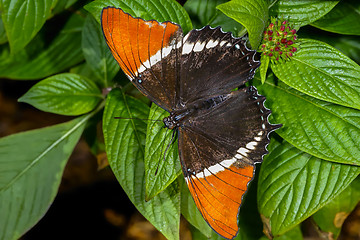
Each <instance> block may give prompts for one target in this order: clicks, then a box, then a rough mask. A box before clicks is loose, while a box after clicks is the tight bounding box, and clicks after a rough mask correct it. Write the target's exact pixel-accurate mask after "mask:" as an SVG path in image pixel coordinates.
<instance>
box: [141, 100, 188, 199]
mask: <svg viewBox="0 0 360 240" xmlns="http://www.w3.org/2000/svg"><path fill="white" fill-rule="evenodd" d="M168 115H169V113H168V112H166V111H165V110H163V109H162V108H160V107H158V106H157V105H156V104H152V106H151V109H150V114H149V122H148V126H147V133H146V144H145V158H144V162H145V182H146V199H147V200H149V199H151V198H153V197H154V196H156V195H157V194H158V193H159V192H161V191H163V190H164V189H165V188H166V187H167V186H169V185H170V184H171V183H172V182H173V181H174V180H175V179H176V178H177V177H178V176H179V175H180V174H181V167H180V164H179V163H180V160H179V153H178V144H177V141H175V140H176V138H175V137H176V136H175V135H173V134H175V133H176V132H174V131H175V130H169V129H168V128H165V127H164V123H163V119H164V118H165V117H167V116H168Z"/></svg>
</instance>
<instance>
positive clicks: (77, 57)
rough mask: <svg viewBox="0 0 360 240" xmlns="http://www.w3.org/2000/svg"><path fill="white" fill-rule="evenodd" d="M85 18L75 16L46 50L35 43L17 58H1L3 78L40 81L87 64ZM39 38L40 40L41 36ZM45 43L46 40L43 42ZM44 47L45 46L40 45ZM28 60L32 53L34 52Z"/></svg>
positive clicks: (13, 56) (7, 56) (0, 69)
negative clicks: (83, 41) (83, 40)
mask: <svg viewBox="0 0 360 240" xmlns="http://www.w3.org/2000/svg"><path fill="white" fill-rule="evenodd" d="M83 23H84V22H83V18H82V17H81V16H80V15H78V14H73V15H72V16H71V17H70V19H69V20H68V21H67V23H66V24H65V26H64V28H63V29H61V31H59V34H58V35H57V37H56V38H55V39H54V40H53V41H52V42H51V43H50V45H49V46H47V47H46V48H45V49H39V45H40V44H38V41H35V40H40V39H34V40H33V41H32V42H31V43H30V44H29V45H28V46H27V47H26V49H24V50H22V51H20V52H18V53H17V54H15V55H10V53H8V54H4V55H2V56H1V58H0V77H3V78H11V79H17V80H31V79H40V78H44V77H47V76H49V75H52V74H55V73H58V72H61V71H64V70H65V69H67V68H69V67H71V66H73V65H75V64H77V63H79V62H81V61H83V60H84V57H83V55H82V51H81V48H80V47H79V46H81V28H82V26H83ZM39 38H40V36H39ZM41 40H42V41H44V39H41ZM41 44H43V43H41ZM34 49H35V50H36V52H34V54H33V55H31V56H29V55H28V52H29V51H34Z"/></svg>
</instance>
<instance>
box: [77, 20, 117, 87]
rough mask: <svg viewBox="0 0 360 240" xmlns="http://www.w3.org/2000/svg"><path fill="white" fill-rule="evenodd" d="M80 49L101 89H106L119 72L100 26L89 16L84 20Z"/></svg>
mask: <svg viewBox="0 0 360 240" xmlns="http://www.w3.org/2000/svg"><path fill="white" fill-rule="evenodd" d="M82 49H83V53H84V57H85V60H86V62H87V63H88V64H89V66H90V67H91V69H92V70H93V72H94V74H95V76H96V78H98V79H99V80H100V81H99V82H100V83H101V85H102V87H107V86H109V84H110V81H111V80H112V79H113V78H114V76H115V75H116V73H117V72H118V71H119V69H120V68H119V65H118V64H117V62H116V61H115V59H114V57H113V56H112V54H111V52H110V50H109V47H108V46H107V45H106V43H105V38H104V35H103V33H102V31H101V28H100V25H99V23H98V22H96V21H95V19H94V18H93V17H91V16H88V17H87V18H86V20H85V24H84V28H83V31H82Z"/></svg>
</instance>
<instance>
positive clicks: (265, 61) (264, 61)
mask: <svg viewBox="0 0 360 240" xmlns="http://www.w3.org/2000/svg"><path fill="white" fill-rule="evenodd" d="M260 62H261V65H260V78H261V83H262V84H264V83H265V80H266V73H267V70H268V68H269V63H270V57H269V56H267V55H263V54H261V60H260Z"/></svg>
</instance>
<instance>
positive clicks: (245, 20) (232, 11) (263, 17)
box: [217, 0, 268, 49]
mask: <svg viewBox="0 0 360 240" xmlns="http://www.w3.org/2000/svg"><path fill="white" fill-rule="evenodd" d="M217 8H218V9H219V10H220V11H222V12H223V13H224V14H225V15H227V16H228V17H231V18H233V19H235V20H236V21H238V22H239V23H241V24H242V25H243V26H244V27H245V28H246V29H247V31H248V33H249V39H250V43H251V46H252V48H253V49H257V47H258V46H259V44H260V41H261V37H262V33H263V31H264V29H265V25H266V23H267V21H268V3H267V1H265V0H255V1H254V0H232V1H230V2H227V3H223V4H221V5H219V6H218V7H217Z"/></svg>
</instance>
